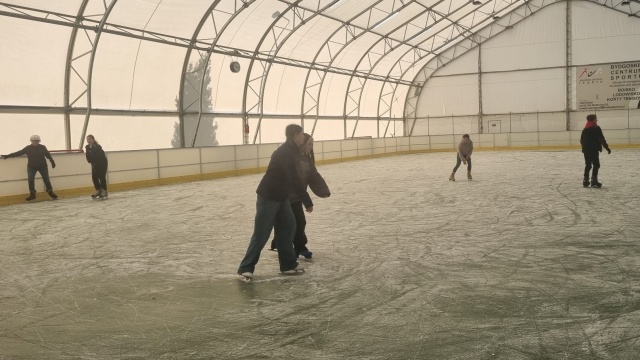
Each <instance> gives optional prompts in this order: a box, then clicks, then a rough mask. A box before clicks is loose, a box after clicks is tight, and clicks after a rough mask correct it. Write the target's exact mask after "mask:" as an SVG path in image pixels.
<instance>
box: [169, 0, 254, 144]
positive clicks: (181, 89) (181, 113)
mask: <svg viewBox="0 0 640 360" xmlns="http://www.w3.org/2000/svg"><path fill="white" fill-rule="evenodd" d="M220 1H221V0H215V1H214V2H213V3H212V4H211V6H209V8H208V9H207V11H206V12H205V13H204V15H203V16H202V18H201V19H200V22H199V23H198V26H197V27H196V29H195V31H194V33H193V36H192V37H191V44H195V43H196V41H197V38H198V35H199V34H200V31H202V27H203V26H204V24H205V22H206V21H207V19H208V18H209V17H211V18H212V19H213V22H214V24H215V14H214V12H215V11H216V7H217V6H218V4H219V3H220ZM234 1H235V6H234V13H233V14H232V15H231V16H230V17H229V18H228V19H227V20H226V22H225V23H224V25H223V26H222V27H221V28H220V30H219V31H216V34H215V37H214V39H213V41H212V43H211V45H210V46H209V49H208V50H207V55H206V57H205V61H204V65H203V68H202V71H203V72H205V71H207V68H208V65H209V61H210V59H211V55H212V54H213V50H214V49H215V47H216V45H217V44H218V40H219V39H220V37H221V36H222V34H223V33H224V31H225V30H226V29H227V27H228V26H229V25H230V24H231V23H232V22H233V20H235V18H236V17H237V16H238V15H239V14H240V13H241V12H242V11H244V10H245V9H246V8H248V7H249V5H251V4H252V3H253V2H255V0H234ZM239 3H242V5H240V7H238V4H239ZM214 28H215V29H216V30H217V27H215V26H214ZM193 49H195V48H194V47H193V46H189V48H188V50H187V53H186V54H185V58H184V64H183V66H182V73H181V76H180V87H179V92H178V104H179V109H178V112H179V115H178V118H179V122H180V146H181V147H185V144H186V139H185V134H184V114H185V110H186V109H185V106H184V86H185V83H186V78H187V69H188V66H189V60H190V58H191V53H192V50H193ZM203 75H204V74H203ZM204 84H205V76H202V78H201V80H200V85H199V87H198V89H199V91H198V94H199V95H200V96H199V97H198V100H197V101H198V121H197V123H196V128H195V131H194V133H193V140H192V141H191V147H194V146H195V143H196V139H197V137H198V130H199V128H200V121H201V119H202V103H203V101H202V100H203V99H202V97H203V95H204ZM191 105H192V104H189V106H187V108H188V107H190V106H191Z"/></svg>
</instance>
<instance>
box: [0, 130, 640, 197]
mask: <svg viewBox="0 0 640 360" xmlns="http://www.w3.org/2000/svg"><path fill="white" fill-rule="evenodd" d="M605 135H606V137H607V141H608V143H609V144H610V145H611V147H612V148H614V149H615V148H621V147H639V146H640V129H626V130H606V134H605ZM472 140H473V142H474V148H475V150H476V151H478V150H480V151H482V150H532V149H533V150H536V149H537V150H554V149H556V150H557V149H578V148H579V146H580V131H563V132H539V133H497V134H474V135H472ZM459 141H460V136H459V135H431V136H412V137H392V138H362V139H348V140H332V141H315V142H314V153H315V157H316V163H317V164H318V165H322V164H329V163H336V162H343V161H351V160H358V159H368V158H373V157H379V156H391V155H399V154H411V153H422V152H435V151H441V152H442V151H455V148H456V146H457V144H458V142H459ZM278 146H279V145H278V144H261V145H236V146H216V147H203V148H186V149H160V150H136V151H118V152H107V157H108V159H109V172H108V174H107V179H108V183H109V186H110V188H109V190H110V191H118V190H126V189H134V188H139V187H148V186H157V185H165V184H174V183H182V182H189V181H197V180H207V179H215V178H221V177H228V176H238V175H245V174H254V173H260V172H263V171H264V170H265V169H266V166H267V165H268V164H269V159H270V157H271V154H272V153H273V151H274V150H275V149H277V148H278ZM53 156H54V159H55V161H56V165H57V167H56V168H55V169H51V168H49V175H50V177H51V182H52V184H53V187H54V189H55V191H56V192H57V193H58V195H60V196H73V195H82V194H89V193H91V192H93V187H92V182H91V167H90V165H89V164H87V162H86V160H85V155H84V154H83V153H70V154H54V155H53ZM26 165H27V159H26V157H21V158H12V159H8V160H6V161H0V205H6V204H15V203H21V202H23V201H24V197H25V196H26V194H27V193H28V188H27V180H26V179H27V172H26ZM36 190H37V191H38V200H42V199H47V198H48V196H47V195H46V194H44V193H41V192H42V191H44V186H43V183H42V180H41V179H40V178H39V176H38V177H37V178H36Z"/></svg>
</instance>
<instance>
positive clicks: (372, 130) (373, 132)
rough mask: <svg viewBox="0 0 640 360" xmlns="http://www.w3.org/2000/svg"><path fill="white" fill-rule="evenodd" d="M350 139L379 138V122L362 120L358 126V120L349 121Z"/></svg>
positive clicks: (348, 132)
mask: <svg viewBox="0 0 640 360" xmlns="http://www.w3.org/2000/svg"><path fill="white" fill-rule="evenodd" d="M354 129H355V133H354ZM350 137H372V138H376V137H378V121H376V120H360V121H358V122H357V126H356V120H347V138H350Z"/></svg>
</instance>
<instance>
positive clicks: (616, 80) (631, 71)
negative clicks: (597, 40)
mask: <svg viewBox="0 0 640 360" xmlns="http://www.w3.org/2000/svg"><path fill="white" fill-rule="evenodd" d="M576 98H577V103H578V110H592V109H610V110H615V109H627V108H633V109H636V108H638V109H640V61H638V62H628V63H618V64H607V65H591V66H578V67H576Z"/></svg>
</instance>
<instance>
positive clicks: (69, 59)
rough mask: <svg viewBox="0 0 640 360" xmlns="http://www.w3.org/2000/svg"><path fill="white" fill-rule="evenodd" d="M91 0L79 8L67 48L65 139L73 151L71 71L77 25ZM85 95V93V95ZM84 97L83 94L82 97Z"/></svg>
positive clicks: (84, 1)
mask: <svg viewBox="0 0 640 360" xmlns="http://www.w3.org/2000/svg"><path fill="white" fill-rule="evenodd" d="M88 3H89V0H83V1H82V3H81V4H80V7H79V8H78V15H76V19H75V22H74V24H75V25H76V26H74V27H73V29H72V30H71V35H70V36H69V46H68V48H67V60H66V62H65V66H64V108H65V110H64V139H65V148H66V149H67V150H70V149H71V112H70V109H71V105H72V104H71V103H69V100H70V84H71V71H72V70H73V66H71V64H72V62H73V60H74V58H73V50H74V49H75V45H76V41H77V36H78V27H77V25H79V24H81V23H82V19H83V14H84V10H85V9H86V8H87V4H88ZM83 94H84V93H83ZM80 96H82V94H81V95H80Z"/></svg>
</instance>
